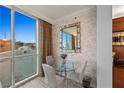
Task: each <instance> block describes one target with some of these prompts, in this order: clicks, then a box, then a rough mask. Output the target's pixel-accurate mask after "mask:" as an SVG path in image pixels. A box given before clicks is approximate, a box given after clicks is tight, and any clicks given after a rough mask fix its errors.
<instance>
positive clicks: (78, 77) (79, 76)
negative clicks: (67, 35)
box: [67, 61, 88, 87]
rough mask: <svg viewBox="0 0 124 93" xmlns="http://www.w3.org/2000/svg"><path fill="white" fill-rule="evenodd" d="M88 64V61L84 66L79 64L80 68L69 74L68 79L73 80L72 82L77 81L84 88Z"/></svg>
mask: <svg viewBox="0 0 124 93" xmlns="http://www.w3.org/2000/svg"><path fill="white" fill-rule="evenodd" d="M87 63H88V61H85V62H84V63H83V64H82V63H81V62H80V63H79V64H78V68H77V69H76V70H75V71H73V72H69V73H68V74H67V78H68V79H70V80H72V81H75V82H76V83H78V84H79V85H81V87H82V86H83V77H84V72H85V70H86V67H87Z"/></svg>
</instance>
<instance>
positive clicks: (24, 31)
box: [0, 6, 38, 87]
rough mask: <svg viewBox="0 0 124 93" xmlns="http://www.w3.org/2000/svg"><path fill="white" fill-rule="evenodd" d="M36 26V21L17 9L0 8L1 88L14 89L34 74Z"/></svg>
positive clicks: (35, 64) (35, 66) (35, 71)
mask: <svg viewBox="0 0 124 93" xmlns="http://www.w3.org/2000/svg"><path fill="white" fill-rule="evenodd" d="M11 11H13V12H11ZM36 24H37V23H36V19H35V18H33V17H30V16H28V15H26V14H23V13H22V12H20V11H18V10H12V9H11V8H7V7H4V6H0V83H1V84H2V87H10V86H15V84H16V83H18V82H20V81H22V80H24V79H27V78H29V77H31V76H35V75H36V74H37V56H38V55H37V42H36V41H37V40H36V38H37V34H36V33H37V28H36V27H37V26H36ZM11 28H13V29H11Z"/></svg>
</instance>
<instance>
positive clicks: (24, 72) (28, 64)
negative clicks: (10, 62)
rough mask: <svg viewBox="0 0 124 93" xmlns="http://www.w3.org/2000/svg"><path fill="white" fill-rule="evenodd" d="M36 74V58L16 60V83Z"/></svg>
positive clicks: (29, 57)
mask: <svg viewBox="0 0 124 93" xmlns="http://www.w3.org/2000/svg"><path fill="white" fill-rule="evenodd" d="M34 74H36V56H25V57H18V58H15V82H18V81H21V80H23V79H25V78H27V77H30V76H32V75H34Z"/></svg>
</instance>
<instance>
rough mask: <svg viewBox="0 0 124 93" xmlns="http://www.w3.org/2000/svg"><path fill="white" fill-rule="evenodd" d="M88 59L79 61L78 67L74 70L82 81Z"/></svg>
mask: <svg viewBox="0 0 124 93" xmlns="http://www.w3.org/2000/svg"><path fill="white" fill-rule="evenodd" d="M87 63H88V61H85V62H84V63H80V64H79V67H78V69H77V70H76V73H78V74H79V78H80V82H81V83H82V80H83V76H84V72H85V70H86V67H87Z"/></svg>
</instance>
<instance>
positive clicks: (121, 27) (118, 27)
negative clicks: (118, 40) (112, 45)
mask: <svg viewBox="0 0 124 93" xmlns="http://www.w3.org/2000/svg"><path fill="white" fill-rule="evenodd" d="M112 23H113V32H116V31H124V17H120V18H116V19H113V20H112Z"/></svg>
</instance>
